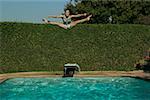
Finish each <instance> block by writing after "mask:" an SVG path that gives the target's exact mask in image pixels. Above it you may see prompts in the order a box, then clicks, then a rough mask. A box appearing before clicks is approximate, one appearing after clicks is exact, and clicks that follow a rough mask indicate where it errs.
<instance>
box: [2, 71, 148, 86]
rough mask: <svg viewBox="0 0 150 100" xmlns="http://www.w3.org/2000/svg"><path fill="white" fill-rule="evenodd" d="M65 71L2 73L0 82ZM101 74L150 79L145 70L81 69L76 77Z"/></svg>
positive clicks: (47, 75)
mask: <svg viewBox="0 0 150 100" xmlns="http://www.w3.org/2000/svg"><path fill="white" fill-rule="evenodd" d="M62 76H63V72H18V73H5V74H0V83H2V82H3V81H5V80H7V79H10V78H27V77H40V78H41V77H43V78H44V77H62ZM101 76H108V77H109V76H114V77H115V76H118V77H119V76H121V77H135V78H141V79H145V80H150V73H145V72H143V71H81V72H80V73H77V74H75V75H74V77H101Z"/></svg>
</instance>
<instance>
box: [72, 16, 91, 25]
mask: <svg viewBox="0 0 150 100" xmlns="http://www.w3.org/2000/svg"><path fill="white" fill-rule="evenodd" d="M91 17H92V15H89V16H88V17H87V18H84V19H81V20H77V21H74V22H72V23H70V26H71V27H73V26H75V25H76V24H78V23H83V22H85V21H89V20H90V18H91Z"/></svg>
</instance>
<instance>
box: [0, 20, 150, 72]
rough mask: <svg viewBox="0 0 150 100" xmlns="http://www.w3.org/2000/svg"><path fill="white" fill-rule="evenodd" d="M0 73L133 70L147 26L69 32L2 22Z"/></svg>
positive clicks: (147, 43)
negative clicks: (69, 67) (73, 67)
mask: <svg viewBox="0 0 150 100" xmlns="http://www.w3.org/2000/svg"><path fill="white" fill-rule="evenodd" d="M0 28H1V34H0V36H1V38H0V39H1V42H0V73H6V72H20V71H59V70H63V65H64V64H65V63H78V64H79V65H80V66H81V70H127V71H128V70H134V67H133V65H134V63H135V62H136V61H138V60H139V59H141V57H142V55H143V52H144V51H145V50H147V49H148V48H149V47H150V26H148V25H147V26H146V25H129V24H126V25H119V24H118V25H111V24H80V25H77V26H75V27H74V28H72V29H70V30H64V29H61V28H59V27H57V26H52V25H46V24H32V23H15V22H1V23H0Z"/></svg>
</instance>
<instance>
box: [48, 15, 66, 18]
mask: <svg viewBox="0 0 150 100" xmlns="http://www.w3.org/2000/svg"><path fill="white" fill-rule="evenodd" d="M62 17H64V16H63V15H59V16H48V18H62Z"/></svg>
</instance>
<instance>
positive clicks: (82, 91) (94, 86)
mask: <svg viewBox="0 0 150 100" xmlns="http://www.w3.org/2000/svg"><path fill="white" fill-rule="evenodd" d="M9 99H10V100H150V82H149V81H144V80H140V79H135V78H130V77H98V78H92V77H85V78H14V79H9V80H7V81H5V82H3V83H1V84H0V100H9Z"/></svg>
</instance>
